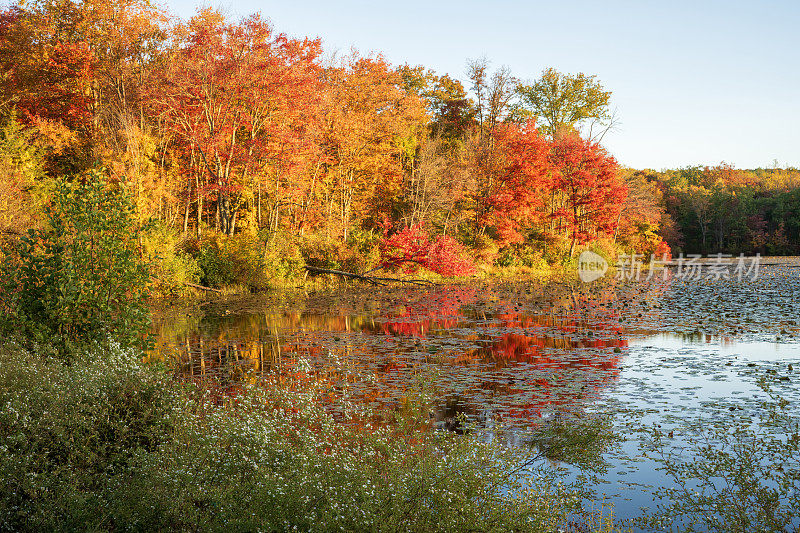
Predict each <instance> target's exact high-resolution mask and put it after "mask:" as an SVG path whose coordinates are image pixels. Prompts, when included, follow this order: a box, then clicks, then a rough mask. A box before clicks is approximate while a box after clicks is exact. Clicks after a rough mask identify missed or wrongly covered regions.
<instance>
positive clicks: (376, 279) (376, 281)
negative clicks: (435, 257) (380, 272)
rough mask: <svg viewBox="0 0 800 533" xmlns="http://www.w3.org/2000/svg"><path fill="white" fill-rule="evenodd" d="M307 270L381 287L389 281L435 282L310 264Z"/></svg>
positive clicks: (425, 283)
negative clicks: (370, 274) (373, 274)
mask: <svg viewBox="0 0 800 533" xmlns="http://www.w3.org/2000/svg"><path fill="white" fill-rule="evenodd" d="M306 272H307V273H309V274H332V275H334V276H340V277H343V278H347V279H355V280H358V281H364V282H366V283H371V284H372V285H378V286H381V287H385V286H386V285H388V284H389V283H410V284H412V285H422V286H425V285H433V284H434V283H433V282H432V281H428V280H426V279H404V278H390V277H383V276H368V275H365V274H355V273H353V272H345V271H344V270H334V269H331V268H318V267H314V266H308V265H306Z"/></svg>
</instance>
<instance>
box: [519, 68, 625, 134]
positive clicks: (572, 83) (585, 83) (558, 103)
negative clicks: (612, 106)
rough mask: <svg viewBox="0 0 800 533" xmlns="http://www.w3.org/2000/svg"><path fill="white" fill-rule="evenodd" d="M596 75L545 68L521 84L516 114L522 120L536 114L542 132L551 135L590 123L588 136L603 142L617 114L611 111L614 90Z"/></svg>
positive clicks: (534, 116) (533, 116)
mask: <svg viewBox="0 0 800 533" xmlns="http://www.w3.org/2000/svg"><path fill="white" fill-rule="evenodd" d="M596 78H597V77H596V76H587V75H586V74H583V73H578V74H574V75H573V74H563V73H561V72H558V71H557V70H555V69H554V68H548V69H545V71H544V72H542V75H541V77H540V78H539V79H538V80H536V81H535V82H533V84H531V85H522V84H521V85H519V86H517V94H518V95H519V100H520V101H519V102H518V103H517V104H516V105H515V106H514V110H513V116H514V118H515V119H517V120H520V121H524V120H527V119H530V118H535V119H536V122H537V124H538V126H539V129H540V130H542V133H544V134H546V135H548V136H550V137H555V136H556V135H558V134H560V133H562V132H564V131H566V132H570V131H571V130H575V129H579V128H580V127H582V126H584V125H588V126H589V129H588V132H587V136H588V137H589V138H592V139H593V140H595V141H598V142H599V141H600V139H602V136H603V135H604V134H605V132H606V131H608V129H609V128H610V127H611V126H612V125H613V123H614V116H613V114H612V113H611V112H610V111H609V100H610V98H611V91H606V90H604V89H603V86H602V85H600V82H599V81H597V79H596ZM598 127H599V128H600V131H599V133H598V132H597V128H598Z"/></svg>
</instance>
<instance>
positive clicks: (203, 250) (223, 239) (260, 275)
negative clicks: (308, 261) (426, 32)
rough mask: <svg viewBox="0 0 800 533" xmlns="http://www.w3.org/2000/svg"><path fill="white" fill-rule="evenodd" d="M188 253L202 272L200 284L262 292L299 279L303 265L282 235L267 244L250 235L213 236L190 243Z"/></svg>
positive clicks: (289, 242) (297, 251) (297, 250)
mask: <svg viewBox="0 0 800 533" xmlns="http://www.w3.org/2000/svg"><path fill="white" fill-rule="evenodd" d="M189 250H190V252H191V253H192V254H193V256H194V257H195V259H196V261H197V265H198V266H199V269H200V271H201V272H202V274H201V282H202V283H203V284H205V285H208V286H211V287H231V286H240V287H245V288H247V289H248V290H251V291H261V290H265V289H268V288H269V287H270V286H272V285H275V284H277V283H279V282H281V281H283V280H287V279H293V278H296V277H298V276H299V275H300V272H301V270H302V266H303V259H302V257H301V255H300V250H299V248H298V246H297V245H295V244H294V243H293V242H292V240H291V239H290V238H289V237H288V236H287V235H285V234H283V233H279V234H278V235H275V236H273V238H272V239H271V240H269V241H267V242H264V241H263V240H261V239H260V238H259V237H257V236H255V235H250V234H238V235H235V236H232V237H228V236H226V235H221V234H216V233H212V234H208V235H205V236H204V237H203V238H201V239H200V240H195V241H194V242H192V243H190V244H189Z"/></svg>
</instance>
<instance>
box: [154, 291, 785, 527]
mask: <svg viewBox="0 0 800 533" xmlns="http://www.w3.org/2000/svg"><path fill="white" fill-rule="evenodd" d="M791 282H792V283H794V285H792V287H791V288H790V290H786V289H785V288H783V289H781V290H780V291H778V290H777V289H776V287H780V286H781V285H780V284H781V283H784V282H783V281H781V278H780V277H777V276H772V277H765V279H764V281H763V282H762V284H763V285H764V287H762V289H763V290H764V291H765V293H769V294H770V295H771V297H770V298H769V299H763V298H753V297H752V290H753V286H752V284H751V285H748V286H746V287H743V286H729V285H720V284H716V285H715V284H704V285H702V286H701V287H699V288H697V290H694V289H692V290H690V291H687V289H686V287H684V286H680V287H678V288H677V289H676V287H675V286H664V285H661V286H659V285H656V286H653V287H648V286H642V285H639V286H636V287H635V288H633V289H631V288H630V287H615V286H611V287H610V288H608V289H599V290H595V289H587V288H586V287H579V288H578V289H575V288H569V287H568V288H566V289H565V288H564V287H563V286H562V287H560V288H558V289H550V288H549V287H546V288H545V289H542V290H541V291H540V292H539V293H538V294H537V293H536V292H535V291H531V290H530V288H529V286H527V285H518V286H514V285H511V286H507V287H491V286H483V287H480V288H478V287H469V286H443V287H437V288H435V289H430V290H417V289H414V290H408V291H400V292H398V293H396V294H393V295H391V298H389V297H386V299H387V300H388V304H386V302H383V303H384V304H385V305H381V303H382V302H381V301H380V296H378V297H377V298H376V299H375V301H373V302H372V303H371V304H370V306H368V307H369V309H367V310H364V309H354V308H353V307H352V306H351V307H348V306H347V305H344V304H337V303H336V302H334V303H330V304H329V305H328V307H327V308H325V306H322V308H319V307H317V308H314V307H311V308H306V309H299V310H297V309H286V310H284V311H279V310H276V309H269V310H268V311H267V312H264V311H263V310H262V311H258V312H250V313H243V314H231V315H230V316H227V315H226V314H222V315H215V316H210V317H207V318H204V319H202V320H200V319H192V320H189V319H187V318H186V317H172V318H168V319H166V320H164V321H162V322H161V323H160V324H157V326H156V333H157V341H158V344H157V352H158V353H159V354H162V355H167V356H168V357H172V358H175V359H177V360H178V361H179V362H180V368H181V372H182V373H183V375H185V376H187V377H191V378H193V379H197V378H199V379H216V380H217V381H218V382H220V383H221V384H222V385H223V386H224V390H225V391H227V392H228V393H235V389H236V384H237V383H240V382H242V381H251V382H252V381H255V380H256V379H258V376H260V375H263V374H264V373H268V372H271V371H278V372H285V371H294V370H296V369H297V368H298V366H299V365H300V366H304V368H306V369H307V370H309V371H310V372H309V373H310V374H311V375H313V376H314V377H315V378H316V379H320V380H323V381H324V383H326V384H327V385H328V386H329V392H330V394H329V397H328V401H329V407H330V408H331V409H332V410H333V411H334V412H336V411H337V409H338V406H339V405H340V403H339V402H341V401H342V399H346V400H348V401H358V402H361V404H363V405H366V406H368V407H370V408H374V409H376V410H377V411H379V412H381V411H387V410H388V411H392V410H395V409H397V408H398V407H399V405H400V404H401V403H402V400H403V399H404V398H406V397H407V396H408V394H409V391H411V390H413V389H414V388H415V387H418V386H419V385H420V383H423V384H425V386H426V387H428V388H429V389H430V390H433V391H434V396H435V401H434V405H433V406H432V408H433V410H434V412H433V420H434V422H435V423H436V425H437V427H448V422H451V421H452V419H453V417H455V415H456V414H458V413H464V414H466V415H468V416H469V417H470V418H471V419H472V420H473V421H475V422H477V423H478V424H479V426H481V427H483V428H485V430H487V432H488V433H487V437H490V438H492V437H493V438H502V439H503V440H505V441H507V442H511V443H519V442H522V441H524V440H525V436H524V435H525V432H526V431H527V430H529V429H531V428H536V427H540V426H541V425H542V424H547V423H548V421H549V420H551V419H552V418H553V417H554V416H556V417H562V416H563V417H567V418H568V417H570V416H572V417H578V418H581V417H585V416H586V415H587V414H591V413H604V414H609V415H611V418H612V420H613V424H614V426H615V429H616V430H617V431H618V432H619V433H620V434H622V435H624V436H626V437H627V438H628V439H629V440H627V441H626V442H623V443H622V444H620V445H617V446H613V447H612V448H610V449H609V451H608V452H607V453H605V454H604V458H605V459H606V460H607V462H608V463H609V469H608V471H607V472H606V473H605V474H603V475H602V477H603V479H604V480H603V481H600V482H598V483H597V484H596V489H597V492H598V494H603V493H605V494H607V495H609V501H610V502H611V503H613V504H614V506H615V510H614V512H615V516H617V517H620V518H625V517H629V516H635V515H637V514H638V509H639V508H640V507H643V506H649V505H651V503H652V501H651V488H650V487H652V486H659V485H663V484H664V483H667V482H668V480H667V479H665V478H664V476H663V475H662V474H661V473H660V472H658V471H656V470H655V466H656V465H655V463H653V462H652V461H650V460H647V459H645V458H643V457H642V455H641V454H642V452H641V451H640V449H639V443H638V441H637V433H636V430H637V428H642V427H652V426H653V425H654V424H660V425H661V427H662V430H664V431H669V430H670V429H672V430H674V431H675V434H674V438H675V442H677V443H681V442H682V441H681V439H682V438H683V434H684V432H685V428H686V427H687V426H689V425H691V424H694V423H696V422H697V421H699V420H702V421H704V422H706V423H708V422H710V421H723V422H725V421H729V420H731V419H732V418H734V417H735V418H736V419H744V420H748V419H749V418H750V417H752V416H753V415H754V414H756V410H758V409H759V405H758V401H759V400H760V399H763V398H764V394H763V393H762V392H761V390H760V389H759V388H758V387H757V385H756V379H757V378H758V377H759V376H764V375H767V376H770V377H772V378H773V379H774V381H775V388H776V390H778V391H779V392H781V393H782V394H783V395H784V396H785V397H786V398H787V399H789V400H790V401H792V402H793V403H792V405H794V406H796V405H797V400H800V397H799V396H798V387H797V386H796V383H797V381H798V379H800V344H787V343H784V342H775V341H774V339H777V338H780V339H782V340H787V341H791V342H796V341H797V339H798V337H800V328H798V326H800V322H798V321H797V319H796V318H795V317H797V316H800V313H798V312H797V311H798V309H797V305H798V304H797V301H798V299H797V298H794V297H793V296H792V295H793V294H796V293H797V292H798V291H797V287H796V285H797V280H796V279H792V280H791ZM726 291H727V292H726ZM532 292H533V294H532ZM784 296H785V297H784ZM356 300H358V298H356ZM745 301H747V302H750V301H754V302H755V303H757V304H758V306H759V307H758V310H757V312H753V311H751V310H750V308H748V310H747V311H746V312H745V313H739V312H737V309H738V308H739V307H741V305H742V302H745ZM776 317H777V319H776ZM178 318H180V320H182V322H181V321H179V320H178ZM658 331H660V332H661V333H654V332H658ZM706 332H710V333H711V334H706ZM301 363H302V365H301ZM789 363H793V364H794V367H795V370H794V372H789V370H788V365H789ZM305 365H307V366H305ZM781 378H784V380H783V381H782V380H781ZM786 378H788V380H786ZM731 407H733V410H731V409H730V408H731ZM795 409H796V407H795ZM502 426H506V427H508V426H511V427H513V428H516V430H515V431H513V432H504V433H502V434H501V433H498V432H497V430H496V428H498V427H502Z"/></svg>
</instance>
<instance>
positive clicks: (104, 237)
mask: <svg viewBox="0 0 800 533" xmlns="http://www.w3.org/2000/svg"><path fill="white" fill-rule="evenodd" d="M45 215H46V224H45V226H44V228H43V229H33V230H29V231H28V234H27V235H26V236H25V237H23V238H22V240H21V242H20V243H19V246H18V247H17V248H16V249H14V250H8V249H7V250H6V251H5V252H4V253H3V255H6V260H5V261H4V263H3V265H2V267H0V332H2V333H3V334H9V333H11V332H16V333H21V334H22V335H23V336H24V337H25V338H27V339H29V340H30V341H32V342H39V343H45V342H46V343H50V344H53V345H55V346H56V347H57V348H58V350H59V351H60V352H61V353H62V354H66V353H68V352H69V351H70V350H71V347H72V346H75V345H79V344H84V343H85V344H89V343H92V342H105V341H107V340H108V338H109V337H110V336H112V335H113V337H114V338H115V340H116V341H117V342H119V343H122V344H123V345H125V346H130V345H134V344H138V345H141V344H143V343H144V342H145V339H144V336H143V334H144V331H145V330H146V328H147V326H148V324H149V313H148V310H147V307H146V306H145V303H144V298H145V296H146V295H147V291H148V282H149V274H148V269H147V265H146V264H145V263H144V262H143V261H142V260H141V259H140V257H139V252H138V242H137V238H138V229H137V225H136V223H135V218H134V210H133V204H132V203H131V201H130V198H129V197H128V194H127V193H126V191H125V190H124V189H123V188H122V187H121V186H120V185H119V184H113V183H109V182H108V181H106V178H105V176H104V175H103V173H102V172H101V171H92V172H89V173H87V174H86V175H84V176H81V177H80V178H76V180H75V181H69V180H67V179H61V180H59V181H58V182H57V184H56V186H55V190H54V192H53V196H52V199H51V201H50V203H49V205H47V206H46V207H45Z"/></svg>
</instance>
